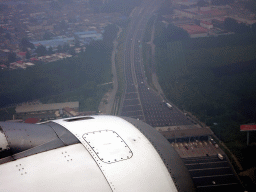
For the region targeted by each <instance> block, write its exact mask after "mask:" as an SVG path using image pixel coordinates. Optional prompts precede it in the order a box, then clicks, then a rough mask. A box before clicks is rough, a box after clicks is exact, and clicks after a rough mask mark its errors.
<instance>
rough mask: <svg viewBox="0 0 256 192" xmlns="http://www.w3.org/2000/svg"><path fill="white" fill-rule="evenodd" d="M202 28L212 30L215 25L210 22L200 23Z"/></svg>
mask: <svg viewBox="0 0 256 192" xmlns="http://www.w3.org/2000/svg"><path fill="white" fill-rule="evenodd" d="M200 26H201V27H203V28H206V29H212V28H213V24H212V23H210V22H208V21H200Z"/></svg>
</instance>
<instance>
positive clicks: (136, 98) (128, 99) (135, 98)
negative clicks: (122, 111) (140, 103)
mask: <svg viewBox="0 0 256 192" xmlns="http://www.w3.org/2000/svg"><path fill="white" fill-rule="evenodd" d="M137 99H138V98H134V99H124V100H137Z"/></svg>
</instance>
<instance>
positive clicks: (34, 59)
mask: <svg viewBox="0 0 256 192" xmlns="http://www.w3.org/2000/svg"><path fill="white" fill-rule="evenodd" d="M30 61H38V59H37V58H35V57H32V58H30Z"/></svg>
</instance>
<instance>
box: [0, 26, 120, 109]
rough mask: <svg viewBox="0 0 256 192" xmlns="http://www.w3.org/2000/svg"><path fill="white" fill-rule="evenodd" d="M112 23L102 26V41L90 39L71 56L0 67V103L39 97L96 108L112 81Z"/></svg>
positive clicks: (81, 107)
mask: <svg viewBox="0 0 256 192" xmlns="http://www.w3.org/2000/svg"><path fill="white" fill-rule="evenodd" d="M117 32H118V27H117V26H116V25H110V26H107V27H106V28H105V33H104V35H103V40H102V41H93V42H92V43H91V44H90V45H88V46H87V47H86V51H85V52H81V53H80V54H78V55H77V56H75V57H72V58H67V59H64V60H61V61H56V62H51V63H41V64H37V65H36V66H34V67H30V68H27V69H26V70H21V69H20V70H13V71H1V72H0V73H1V74H0V81H1V87H0V106H1V107H3V106H5V105H8V104H12V103H20V102H24V101H29V100H34V99H40V100H42V101H43V102H44V103H52V102H67V101H79V103H80V110H94V111H97V107H98V104H99V102H100V100H101V98H102V96H103V94H104V93H105V92H106V91H107V90H108V89H109V88H110V86H97V85H100V84H103V83H106V82H110V81H112V76H111V52H112V49H113V43H112V42H113V39H114V38H115V36H116V34H117Z"/></svg>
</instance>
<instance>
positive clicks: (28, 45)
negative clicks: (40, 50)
mask: <svg viewBox="0 0 256 192" xmlns="http://www.w3.org/2000/svg"><path fill="white" fill-rule="evenodd" d="M19 46H20V48H21V49H22V50H23V51H26V50H27V48H30V49H35V46H34V44H33V43H30V42H29V40H28V38H26V37H23V38H22V39H21V42H20V44H19Z"/></svg>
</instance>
